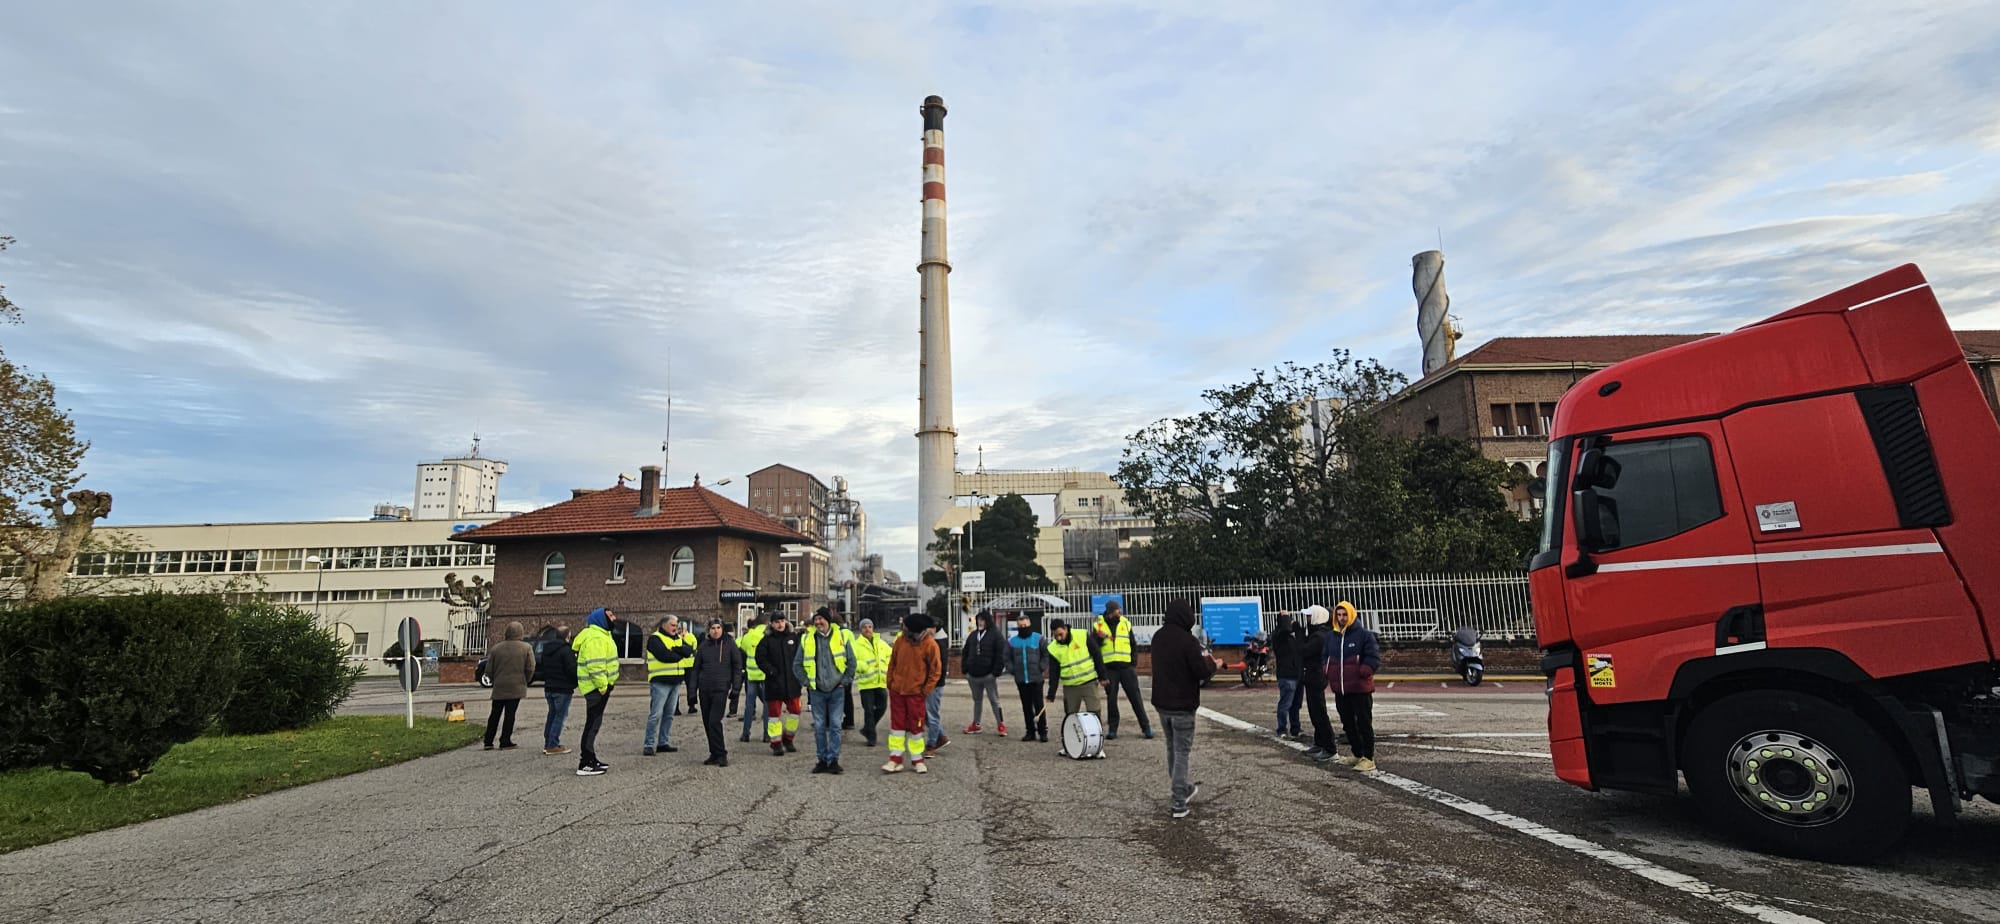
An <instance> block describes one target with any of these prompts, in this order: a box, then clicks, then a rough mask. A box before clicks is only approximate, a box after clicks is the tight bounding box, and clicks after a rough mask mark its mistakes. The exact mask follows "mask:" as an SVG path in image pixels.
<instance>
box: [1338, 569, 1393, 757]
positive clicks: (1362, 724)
mask: <svg viewBox="0 0 2000 924" xmlns="http://www.w3.org/2000/svg"><path fill="white" fill-rule="evenodd" d="M1360 617H1361V614H1360V612H1358V611H1357V610H1355V608H1354V604H1352V603H1349V602H1347V601H1345V600H1342V601H1340V602H1339V603H1336V604H1334V605H1333V631H1334V633H1335V634H1334V635H1333V636H1331V637H1329V638H1327V640H1326V661H1325V663H1326V683H1327V686H1329V687H1332V688H1333V708H1334V710H1335V711H1337V712H1339V713H1340V727H1341V730H1343V731H1345V732H1347V747H1348V750H1350V751H1353V752H1354V756H1353V757H1351V758H1348V757H1342V758H1340V762H1341V763H1342V764H1344V765H1347V766H1350V767H1353V768H1354V769H1356V770H1359V771H1361V772H1362V773H1371V772H1373V771H1374V770H1375V669H1376V668H1379V667H1381V666H1382V645H1381V643H1380V642H1378V641H1376V640H1375V633H1374V632H1371V631H1369V629H1368V627H1367V626H1364V625H1362V624H1361V619H1360Z"/></svg>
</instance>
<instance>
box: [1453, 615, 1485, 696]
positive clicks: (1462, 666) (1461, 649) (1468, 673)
mask: <svg viewBox="0 0 2000 924" xmlns="http://www.w3.org/2000/svg"><path fill="white" fill-rule="evenodd" d="M1451 672H1452V673H1454V674H1457V675H1459V676H1460V677H1464V678H1465V684H1466V686H1471V687H1476V686H1478V685H1479V681H1480V679H1481V678H1482V677H1484V676H1485V674H1486V658H1485V656H1484V655H1482V654H1480V653H1479V630H1478V629H1477V628H1475V627H1473V626H1460V627H1459V629H1458V631H1457V632H1454V633H1452V636H1451Z"/></svg>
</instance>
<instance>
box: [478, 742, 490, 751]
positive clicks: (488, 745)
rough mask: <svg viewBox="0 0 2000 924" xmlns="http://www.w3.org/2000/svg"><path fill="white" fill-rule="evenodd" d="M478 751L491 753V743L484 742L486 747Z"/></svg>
mask: <svg viewBox="0 0 2000 924" xmlns="http://www.w3.org/2000/svg"><path fill="white" fill-rule="evenodd" d="M480 750H482V751H491V750H493V742H491V741H488V742H486V746H485V747H483V748H480Z"/></svg>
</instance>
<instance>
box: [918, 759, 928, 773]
mask: <svg viewBox="0 0 2000 924" xmlns="http://www.w3.org/2000/svg"><path fill="white" fill-rule="evenodd" d="M917 772H918V773H929V772H930V771H929V770H926V769H924V762H923V761H921V760H920V761H917Z"/></svg>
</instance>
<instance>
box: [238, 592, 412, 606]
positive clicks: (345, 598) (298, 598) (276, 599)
mask: <svg viewBox="0 0 2000 924" xmlns="http://www.w3.org/2000/svg"><path fill="white" fill-rule="evenodd" d="M313 593H314V592H313V591H310V590H297V591H278V592H275V593H266V594H259V595H258V596H259V597H260V598H261V599H264V600H269V601H271V602H272V603H289V604H302V605H305V606H311V605H312V604H313V603H315V602H317V603H370V602H375V601H380V600H442V599H444V588H442V587H395V588H376V589H374V590H323V591H319V592H318V593H319V599H318V600H314V599H313Z"/></svg>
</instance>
